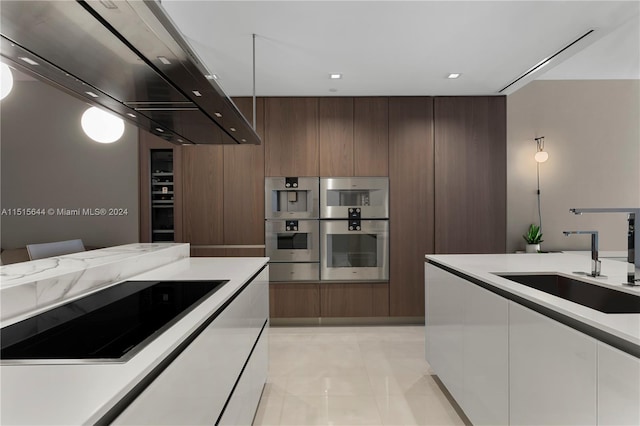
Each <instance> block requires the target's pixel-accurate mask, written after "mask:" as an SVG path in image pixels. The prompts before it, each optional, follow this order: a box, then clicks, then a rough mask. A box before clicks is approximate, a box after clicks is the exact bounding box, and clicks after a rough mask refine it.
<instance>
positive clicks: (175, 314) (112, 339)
mask: <svg viewBox="0 0 640 426" xmlns="http://www.w3.org/2000/svg"><path fill="white" fill-rule="evenodd" d="M225 283H227V281H220V280H217V281H125V282H123V283H120V284H116V285H114V286H112V287H109V288H106V289H104V290H101V291H98V292H96V293H93V294H90V295H88V296H85V297H82V298H80V299H77V300H74V301H72V302H69V303H66V304H64V305H62V306H59V307H56V308H53V309H51V310H49V311H46V312H43V313H41V314H39V315H36V316H33V317H31V318H28V319H26V320H23V321H20V322H18V323H15V324H12V325H9V326H6V327H3V328H2V329H1V330H0V342H1V349H0V363H2V364H15V363H18V364H22V363H63V364H64V363H73V364H75V363H90V362H99V363H101V362H125V361H127V360H128V359H130V358H131V357H132V356H133V355H135V353H137V352H139V351H140V350H141V349H142V348H143V347H145V346H146V345H147V344H149V343H150V342H151V341H152V340H153V339H155V338H156V337H157V336H158V335H160V334H161V333H163V332H164V331H165V330H167V329H168V328H169V327H171V326H172V325H173V324H175V323H176V322H177V321H178V320H180V319H181V318H183V317H184V316H185V315H186V314H187V313H188V312H190V311H191V310H193V309H194V308H195V307H196V306H198V305H199V304H200V303H201V302H203V301H204V300H206V299H207V298H208V297H209V296H211V295H212V294H213V293H214V292H216V291H217V290H218V289H220V288H221V287H222V286H223V285H224V284H225ZM54 360H55V361H54Z"/></svg>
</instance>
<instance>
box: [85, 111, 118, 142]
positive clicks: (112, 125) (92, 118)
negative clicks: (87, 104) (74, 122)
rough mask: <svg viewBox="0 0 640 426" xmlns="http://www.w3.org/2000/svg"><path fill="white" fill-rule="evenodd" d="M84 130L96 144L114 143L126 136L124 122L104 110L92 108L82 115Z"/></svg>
mask: <svg viewBox="0 0 640 426" xmlns="http://www.w3.org/2000/svg"><path fill="white" fill-rule="evenodd" d="M80 124H81V125H82V130H84V132H85V133H86V134H87V136H89V137H90V138H91V139H93V140H94V141H96V142H100V143H112V142H115V141H117V140H118V139H120V138H121V137H122V135H123V134H124V121H123V120H122V119H121V118H119V117H117V116H116V115H114V114H112V113H110V112H107V111H105V110H103V109H100V108H96V107H91V108H89V109H87V110H86V111H85V112H84V114H82V119H81V120H80Z"/></svg>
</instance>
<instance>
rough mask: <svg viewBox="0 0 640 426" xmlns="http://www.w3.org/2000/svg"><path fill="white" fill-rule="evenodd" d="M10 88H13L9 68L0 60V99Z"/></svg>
mask: <svg viewBox="0 0 640 426" xmlns="http://www.w3.org/2000/svg"><path fill="white" fill-rule="evenodd" d="M11 89H13V74H12V73H11V68H9V65H7V64H5V63H4V62H0V100H2V99H4V98H6V97H7V95H8V94H9V93H10V92H11Z"/></svg>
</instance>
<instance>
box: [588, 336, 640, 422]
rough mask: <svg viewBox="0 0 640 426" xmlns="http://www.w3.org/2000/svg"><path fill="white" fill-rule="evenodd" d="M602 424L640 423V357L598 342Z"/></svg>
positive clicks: (599, 409) (600, 417) (600, 415)
mask: <svg viewBox="0 0 640 426" xmlns="http://www.w3.org/2000/svg"><path fill="white" fill-rule="evenodd" d="M598 424H600V425H640V359H638V358H635V357H633V356H631V355H629V354H626V353H624V352H622V351H619V350H618V349H615V348H612V347H611V346H609V345H607V344H604V343H602V342H598Z"/></svg>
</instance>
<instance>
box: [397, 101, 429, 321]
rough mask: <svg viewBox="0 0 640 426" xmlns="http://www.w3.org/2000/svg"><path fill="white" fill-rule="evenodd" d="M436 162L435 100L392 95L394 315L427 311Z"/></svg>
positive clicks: (421, 313)
mask: <svg viewBox="0 0 640 426" xmlns="http://www.w3.org/2000/svg"><path fill="white" fill-rule="evenodd" d="M433 166H434V165H433V98H429V97H415V98H391V99H390V100H389V196H390V199H391V202H390V204H391V211H390V218H389V221H390V229H391V232H390V249H389V253H390V255H389V256H390V283H391V285H390V288H389V290H390V296H389V300H390V314H391V316H423V315H424V260H425V259H424V255H425V254H430V253H433V252H434V225H435V220H434V206H433V199H434V167H433Z"/></svg>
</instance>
